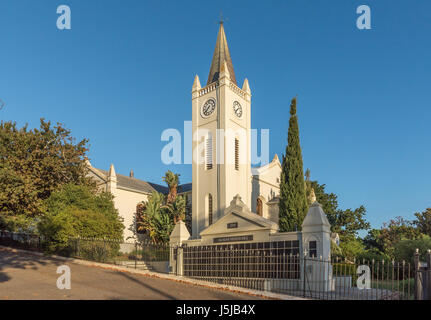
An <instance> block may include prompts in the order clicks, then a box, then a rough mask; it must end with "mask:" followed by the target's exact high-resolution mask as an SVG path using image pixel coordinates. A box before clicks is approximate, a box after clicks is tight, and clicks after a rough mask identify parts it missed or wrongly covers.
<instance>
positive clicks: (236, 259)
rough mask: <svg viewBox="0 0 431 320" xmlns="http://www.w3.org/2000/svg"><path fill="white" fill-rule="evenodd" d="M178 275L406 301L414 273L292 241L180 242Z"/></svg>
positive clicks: (319, 295) (407, 267)
mask: <svg viewBox="0 0 431 320" xmlns="http://www.w3.org/2000/svg"><path fill="white" fill-rule="evenodd" d="M174 253H175V255H176V257H182V259H183V260H182V261H183V264H182V274H183V275H184V276H186V277H189V278H194V279H199V280H204V281H209V282H215V283H219V284H226V285H231V286H238V287H244V288H248V289H254V290H263V291H271V292H276V293H283V294H288V295H293V296H299V297H306V298H314V299H324V300H410V299H414V298H415V276H416V275H417V272H416V271H415V268H414V266H413V265H412V264H410V263H409V262H395V261H384V260H382V261H377V260H372V261H365V260H361V261H358V260H356V261H348V260H346V259H339V258H334V259H332V260H331V261H324V260H322V259H319V258H315V257H304V256H301V255H300V254H299V248H298V247H297V244H295V242H293V241H282V242H271V243H270V242H266V243H249V244H241V245H239V244H238V245H208V246H189V247H187V246H185V247H179V248H177V249H176V250H174Z"/></svg>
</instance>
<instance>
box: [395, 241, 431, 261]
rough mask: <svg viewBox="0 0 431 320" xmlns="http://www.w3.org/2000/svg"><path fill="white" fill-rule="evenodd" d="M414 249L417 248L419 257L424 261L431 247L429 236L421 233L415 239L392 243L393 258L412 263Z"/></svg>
mask: <svg viewBox="0 0 431 320" xmlns="http://www.w3.org/2000/svg"><path fill="white" fill-rule="evenodd" d="M416 249H419V254H420V259H421V260H422V261H426V253H427V251H428V250H430V249H431V238H430V237H429V236H427V235H423V236H421V237H419V238H417V239H405V240H400V241H399V242H397V243H396V244H395V245H394V259H395V260H396V261H398V262H401V261H403V260H404V261H406V262H412V263H413V257H414V253H415V251H416Z"/></svg>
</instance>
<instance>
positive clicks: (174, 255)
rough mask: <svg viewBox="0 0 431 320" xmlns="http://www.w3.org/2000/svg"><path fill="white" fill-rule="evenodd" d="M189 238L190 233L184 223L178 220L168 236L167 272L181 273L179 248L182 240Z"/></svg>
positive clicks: (181, 257) (181, 264)
mask: <svg viewBox="0 0 431 320" xmlns="http://www.w3.org/2000/svg"><path fill="white" fill-rule="evenodd" d="M189 239H190V233H189V231H188V230H187V227H186V224H185V223H184V221H182V220H180V221H178V222H177V224H176V225H175V227H174V230H173V231H172V233H171V235H170V237H169V245H170V249H169V252H170V254H169V273H174V274H177V275H179V276H182V275H183V254H182V251H181V249H179V248H180V247H181V245H182V243H183V242H184V241H186V240H189Z"/></svg>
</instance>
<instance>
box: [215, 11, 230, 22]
mask: <svg viewBox="0 0 431 320" xmlns="http://www.w3.org/2000/svg"><path fill="white" fill-rule="evenodd" d="M228 20H229V19H228V18H224V17H223V10H220V20H219V22H218V23H219V24H223V23H224V22H225V21H228Z"/></svg>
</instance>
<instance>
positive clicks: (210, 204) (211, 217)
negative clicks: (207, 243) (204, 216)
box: [208, 194, 213, 226]
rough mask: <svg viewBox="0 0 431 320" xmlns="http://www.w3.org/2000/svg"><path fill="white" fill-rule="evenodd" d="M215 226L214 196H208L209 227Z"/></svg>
mask: <svg viewBox="0 0 431 320" xmlns="http://www.w3.org/2000/svg"><path fill="white" fill-rule="evenodd" d="M212 224H213V196H212V195H211V194H209V195H208V225H209V226H210V225H212Z"/></svg>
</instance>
